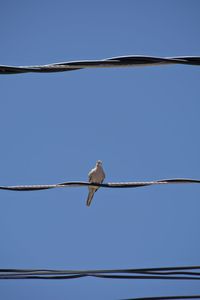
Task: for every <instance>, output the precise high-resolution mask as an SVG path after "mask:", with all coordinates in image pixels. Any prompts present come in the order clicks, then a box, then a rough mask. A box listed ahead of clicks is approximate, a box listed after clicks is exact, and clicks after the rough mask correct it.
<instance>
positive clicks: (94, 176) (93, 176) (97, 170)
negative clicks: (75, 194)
mask: <svg viewBox="0 0 200 300" xmlns="http://www.w3.org/2000/svg"><path fill="white" fill-rule="evenodd" d="M104 179H105V173H104V170H103V167H102V161H100V160H98V161H97V162H96V165H95V167H94V168H93V169H92V170H91V171H90V172H89V173H88V180H89V182H92V183H102V182H103V181H104ZM88 189H89V193H88V197H87V202H86V204H87V206H90V204H91V202H92V199H93V197H94V194H95V192H96V191H97V190H98V189H99V187H92V186H89V187H88Z"/></svg>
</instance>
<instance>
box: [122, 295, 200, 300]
mask: <svg viewBox="0 0 200 300" xmlns="http://www.w3.org/2000/svg"><path fill="white" fill-rule="evenodd" d="M175 299H200V295H188V296H186V295H184V296H183V295H182V296H159V297H142V298H141V297H140V298H126V299H123V300H175Z"/></svg>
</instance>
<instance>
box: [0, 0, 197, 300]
mask: <svg viewBox="0 0 200 300" xmlns="http://www.w3.org/2000/svg"><path fill="white" fill-rule="evenodd" d="M0 9H1V18H0V36H1V47H0V54H1V55H0V64H10V65H34V64H48V63H52V62H60V61H67V60H79V59H80V60H81V59H101V58H106V57H111V56H117V55H131V54H132V55H154V56H176V55H177V56H179V55H200V41H199V36H200V19H199V11H200V3H199V1H198V0H187V1H186V0H171V1H170V0H166V1H159V0H157V1H156V0H155V1H154V0H152V1H149V0H140V1H139V0H138V1H114V0H113V1H105V0H102V1H64V0H63V1H59V0H56V1H47V0H45V1H39V0H34V1H25V0H24V1H23V0H19V1H9V0H1V2H0ZM199 82H200V68H199V67H194V66H165V67H146V68H129V69H107V70H106V69H99V70H98V69H93V70H81V71H76V72H69V73H60V74H58V73H57V74H23V75H13V76H1V78H0V85H1V111H0V115H1V117H0V134H1V147H0V165H1V168H0V184H1V185H17V184H22V185H23V184H48V183H56V182H60V181H61V182H62V181H70V180H87V174H88V171H89V170H90V169H91V168H92V167H93V166H94V164H95V162H96V160H97V159H101V160H102V161H103V163H104V169H105V172H106V176H107V177H106V182H109V181H134V180H139V181H141V180H153V179H161V178H171V177H189V178H200V161H199V153H200V140H199V128H200V118H199V111H200V101H199V100H200V88H199ZM86 197H87V188H75V189H72V188H71V189H62V190H59V189H58V190H49V191H41V192H27V193H17V192H8V191H7V192H6V191H1V192H0V237H1V243H0V267H1V268H51V269H85V268H88V269H97V268H134V267H137V268H139V267H159V266H176V265H196V264H198V265H199V264H200V254H199V253H200V242H199V234H200V229H199V228H200V218H199V214H200V213H199V211H200V201H199V199H200V187H199V186H198V185H185V186H184V185H180V186H159V187H147V188H141V189H126V190H114V189H101V190H99V191H98V192H97V193H96V194H95V199H94V202H93V204H92V206H91V207H90V208H87V207H86V206H85V200H86ZM0 291H1V292H0V293H1V298H2V299H4V300H8V299H9V300H10V299H13V300H15V299H21V300H24V299H31V300H32V299H49V300H51V299H61V300H62V299H63V300H64V299H120V298H126V297H140V296H141V297H142V296H156V295H167V294H168V295H173V294H192V293H193V294H195V293H199V291H200V288H199V283H197V282H178V281H176V282H174V281H173V282H170V281H126V280H122V281H120V280H114V281H112V280H106V279H105V280H104V279H92V278H86V279H77V280H73V281H1V282H0Z"/></svg>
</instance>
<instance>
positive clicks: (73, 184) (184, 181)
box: [0, 178, 200, 191]
mask: <svg viewBox="0 0 200 300" xmlns="http://www.w3.org/2000/svg"><path fill="white" fill-rule="evenodd" d="M199 183H200V180H199V179H188V178H172V179H161V180H154V181H142V182H141V181H132V182H109V183H90V182H86V181H68V182H62V183H56V184H42V185H39V184H38V185H14V186H3V185H1V186H0V190H9V191H38V190H48V189H53V188H66V187H74V188H75V187H84V186H94V187H101V188H138V187H145V186H150V185H164V184H199Z"/></svg>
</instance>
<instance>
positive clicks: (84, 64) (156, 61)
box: [0, 55, 200, 74]
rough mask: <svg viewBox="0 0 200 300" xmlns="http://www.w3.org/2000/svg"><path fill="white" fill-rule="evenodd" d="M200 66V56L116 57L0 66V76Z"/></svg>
mask: <svg viewBox="0 0 200 300" xmlns="http://www.w3.org/2000/svg"><path fill="white" fill-rule="evenodd" d="M174 64H181V65H193V66H199V65H200V56H176V57H155V56H140V55H130V56H116V57H110V58H106V59H100V60H79V61H67V62H60V63H52V64H47V65H35V66H8V65H0V74H19V73H31V72H34V73H52V72H64V71H74V70H80V69H86V68H118V67H123V68H125V67H143V66H159V65H174Z"/></svg>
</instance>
